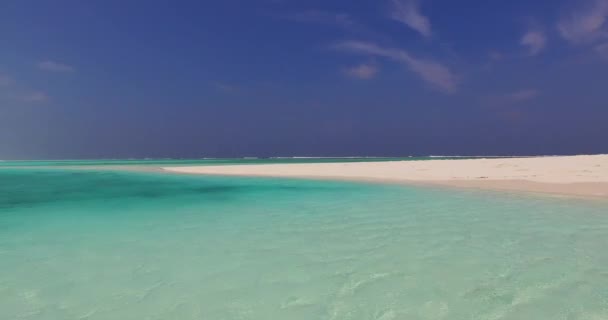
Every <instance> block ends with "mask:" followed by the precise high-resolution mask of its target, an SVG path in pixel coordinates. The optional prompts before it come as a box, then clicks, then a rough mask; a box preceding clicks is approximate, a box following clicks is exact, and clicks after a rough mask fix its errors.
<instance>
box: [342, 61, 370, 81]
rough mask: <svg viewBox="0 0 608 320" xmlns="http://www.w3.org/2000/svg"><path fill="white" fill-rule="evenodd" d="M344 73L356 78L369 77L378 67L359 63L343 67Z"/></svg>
mask: <svg viewBox="0 0 608 320" xmlns="http://www.w3.org/2000/svg"><path fill="white" fill-rule="evenodd" d="M344 74H346V75H347V76H349V77H352V78H357V79H364V80H367V79H371V78H373V77H375V76H376V74H378V67H377V66H376V65H373V64H365V63H364V64H360V65H357V66H354V67H350V68H346V69H344Z"/></svg>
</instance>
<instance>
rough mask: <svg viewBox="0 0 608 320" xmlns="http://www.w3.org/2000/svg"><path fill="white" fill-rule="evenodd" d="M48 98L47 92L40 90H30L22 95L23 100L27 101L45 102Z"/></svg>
mask: <svg viewBox="0 0 608 320" xmlns="http://www.w3.org/2000/svg"><path fill="white" fill-rule="evenodd" d="M49 99H50V97H49V96H48V94H46V93H44V92H41V91H36V92H30V93H28V94H26V95H25V96H24V97H23V100H24V101H27V102H46V101H48V100H49Z"/></svg>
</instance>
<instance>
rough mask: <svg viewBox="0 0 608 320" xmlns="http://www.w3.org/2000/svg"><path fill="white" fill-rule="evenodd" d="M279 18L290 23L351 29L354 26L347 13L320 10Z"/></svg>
mask: <svg viewBox="0 0 608 320" xmlns="http://www.w3.org/2000/svg"><path fill="white" fill-rule="evenodd" d="M281 17H283V18H285V19H288V20H292V21H298V22H307V23H320V24H331V25H337V26H340V27H343V28H351V27H353V26H355V25H356V23H355V21H354V20H353V19H352V18H351V16H350V15H349V14H347V13H329V12H325V11H320V10H308V11H303V12H297V13H293V14H288V15H282V16H281Z"/></svg>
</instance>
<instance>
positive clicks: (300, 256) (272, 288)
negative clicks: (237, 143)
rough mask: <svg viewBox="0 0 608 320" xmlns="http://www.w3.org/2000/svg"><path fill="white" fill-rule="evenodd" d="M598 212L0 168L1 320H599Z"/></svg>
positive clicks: (602, 250)
mask: <svg viewBox="0 0 608 320" xmlns="http://www.w3.org/2000/svg"><path fill="white" fill-rule="evenodd" d="M607 246H608V204H607V203H605V202H593V201H581V200H566V199H555V198H548V197H531V196H521V195H509V194H498V193H492V192H488V193H485V192H474V191H456V190H439V189H429V188H420V187H407V186H385V185H369V184H356V183H346V182H327V181H323V182H317V181H305V180H280V179H257V178H234V177H230V178H228V177H204V176H186V175H170V174H160V173H141V172H140V173H130V172H111V171H107V172H106V171H86V170H62V169H53V170H49V169H41V168H30V169H9V168H4V169H0V319H40V320H47V319H91V320H94V319H121V320H122V319H124V320H127V319H133V320H135V319H137V320H141V319H183V320H190V319H228V320H231V319H251V320H258V319H259V320H262V319H263V320H266V319H285V320H291V319H353V320H354V319H381V320H390V319H518V320H520V319H551V320H553V319H608V250H606V247H607Z"/></svg>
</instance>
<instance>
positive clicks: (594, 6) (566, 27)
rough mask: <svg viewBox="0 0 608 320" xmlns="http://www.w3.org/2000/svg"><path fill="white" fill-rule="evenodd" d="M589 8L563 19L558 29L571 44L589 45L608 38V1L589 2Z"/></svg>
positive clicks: (592, 0) (581, 9)
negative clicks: (607, 23)
mask: <svg viewBox="0 0 608 320" xmlns="http://www.w3.org/2000/svg"><path fill="white" fill-rule="evenodd" d="M586 4H587V6H586V7H584V8H580V9H579V10H577V11H574V12H572V13H571V14H570V15H567V16H564V17H562V18H561V19H560V20H559V22H558V24H557V29H558V30H559V32H560V34H561V36H562V37H563V38H564V39H566V40H568V41H569V42H571V43H574V44H579V43H588V42H593V41H595V40H597V39H601V38H606V37H608V30H607V28H606V20H607V19H608V0H588V1H586Z"/></svg>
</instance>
